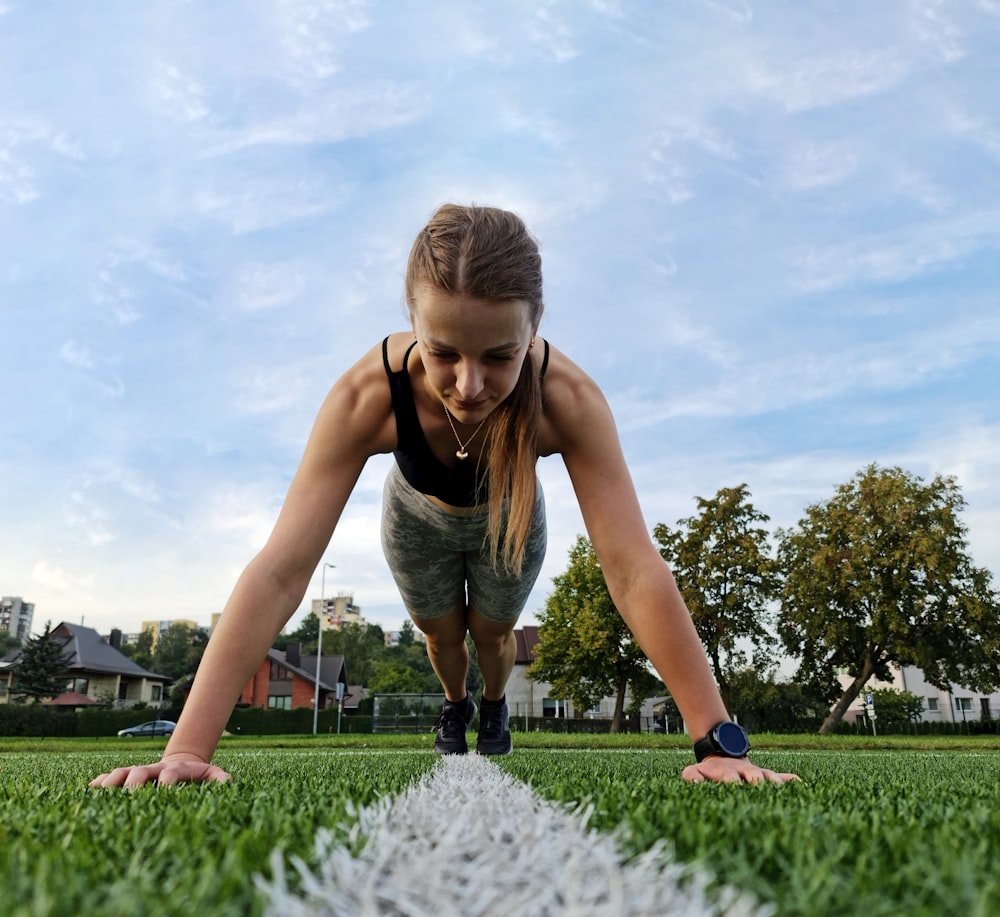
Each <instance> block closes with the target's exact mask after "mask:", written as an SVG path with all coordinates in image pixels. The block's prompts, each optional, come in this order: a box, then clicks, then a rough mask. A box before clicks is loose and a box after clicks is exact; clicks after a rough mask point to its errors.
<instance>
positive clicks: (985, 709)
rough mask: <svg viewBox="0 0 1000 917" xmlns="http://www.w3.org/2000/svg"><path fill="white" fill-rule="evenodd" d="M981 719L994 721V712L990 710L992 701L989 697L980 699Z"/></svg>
mask: <svg viewBox="0 0 1000 917" xmlns="http://www.w3.org/2000/svg"><path fill="white" fill-rule="evenodd" d="M979 718H980V719H982V720H992V719H993V712H992V711H991V710H990V699H989V698H988V697H981V698H979Z"/></svg>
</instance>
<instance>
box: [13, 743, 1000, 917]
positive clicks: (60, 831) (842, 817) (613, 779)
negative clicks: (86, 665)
mask: <svg viewBox="0 0 1000 917" xmlns="http://www.w3.org/2000/svg"><path fill="white" fill-rule="evenodd" d="M425 738H426V737H411V738H409V739H406V740H403V739H399V738H397V737H392V736H387V737H373V736H354V737H341V738H340V739H339V742H338V743H337V744H335V741H337V740H336V739H334V738H327V737H323V738H320V739H303V738H288V739H273V740H271V741H269V742H267V743H266V744H265V743H263V742H261V741H256V742H255V741H251V740H248V739H239V740H226V741H224V744H223V746H222V747H221V749H220V751H219V753H218V755H217V756H216V761H217V762H218V763H219V764H221V765H222V766H223V767H225V768H226V769H227V770H230V771H231V772H232V773H233V775H234V778H235V782H234V783H233V784H230V785H227V786H183V787H171V788H164V789H161V790H158V789H155V788H143V789H140V790H137V791H135V792H122V791H118V790H89V789H88V788H87V786H86V784H87V781H88V780H89V779H90V778H91V777H92V776H93V775H94V774H96V773H98V772H99V771H102V770H107V769H109V768H110V767H112V766H116V765H120V764H123V763H132V762H135V763H139V762H147V761H151V760H155V758H156V757H157V755H158V752H159V750H160V749H161V747H162V743H160V742H156V741H155V740H149V741H146V740H143V744H140V745H136V744H135V743H126V742H125V741H124V740H120V739H101V740H50V741H47V742H46V741H43V740H3V742H2V744H0V800H2V802H0V806H2V812H3V818H2V822H0V870H2V871H0V902H2V905H0V907H2V911H3V913H4V914H6V915H56V914H59V915H63V914H100V915H116V914H123V915H124V914H129V915H131V914H135V915H139V914H178V915H179V914H184V915H187V917H191V915H200V914H211V915H222V914H233V915H236V914H240V915H242V914H258V913H268V912H270V913H274V914H313V913H327V914H345V915H346V914H362V913H372V914H374V913H387V914H434V915H435V917H449V915H452V914H455V915H458V914H462V915H472V914H483V915H493V914H508V915H516V914H563V913H565V914H580V915H584V914H588V915H589V914H595V915H615V914H636V915H639V914H641V915H646V914H673V913H676V914H703V913H710V914H712V913H731V914H751V913H776V914H809V915H820V914H822V915H826V914H863V915H865V917H877V915H883V914H884V915H890V914H892V915H897V914H907V915H928V917H930V915H934V917H939V915H950V914H955V915H959V914H961V915H982V917H986V915H994V914H996V913H1000V870H998V869H997V864H998V863H1000V742H998V741H996V740H995V739H990V738H985V739H949V740H939V741H938V742H936V743H935V742H933V741H928V740H921V741H920V744H919V747H918V746H917V744H916V742H915V741H914V742H907V741H905V740H883V741H881V742H877V743H876V742H875V741H874V740H871V741H867V742H866V741H865V740H863V739H862V740H853V741H844V740H837V739H831V740H830V741H828V742H823V743H819V742H818V740H817V739H816V738H815V737H798V738H795V737H788V738H782V737H777V736H769V737H756V744H757V746H758V747H759V748H760V749H761V750H760V751H758V752H757V753H756V754H755V758H756V759H757V760H758V762H759V763H761V764H762V765H764V766H768V767H772V768H774V769H776V770H790V771H795V772H798V773H799V774H800V775H801V776H802V777H803V778H804V782H802V783H800V784H794V785H786V786H761V787H732V786H719V785H709V784H700V785H688V784H685V783H683V782H682V781H681V780H680V777H679V774H680V771H681V769H682V768H683V767H684V765H686V764H688V763H690V761H691V754H690V752H689V751H688V750H687V749H686V748H685V747H683V746H682V745H680V744H678V743H677V742H671V741H670V739H671V738H672V737H667V738H661V737H649V736H642V737H631V738H629V737H621V738H620V739H619V738H616V737H590V736H581V737H569V736H558V737H551V736H549V737H540V736H531V735H520V736H518V737H517V738H518V739H519V740H520V741H519V743H518V747H517V750H516V751H515V753H514V754H513V755H511V756H510V757H507V758H504V759H499V760H497V759H480V758H477V757H475V756H471V757H469V758H452V759H443V760H442V759H439V758H437V757H436V756H435V755H433V754H432V753H431V752H430V750H429V742H425V741H424V739H425ZM552 739H556V740H558V741H559V742H560V743H561V745H562V746H563V747H560V748H549V747H540V746H543V745H545V744H548V743H549V742H550V741H551V740H552ZM574 744H575V745H577V746H578V747H573V745H574ZM629 745H638V746H639V747H628V746H629ZM407 746H409V747H407ZM527 746H534V747H527ZM589 746H601V747H589Z"/></svg>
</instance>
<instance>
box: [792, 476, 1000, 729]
mask: <svg viewBox="0 0 1000 917" xmlns="http://www.w3.org/2000/svg"><path fill="white" fill-rule="evenodd" d="M964 506H965V501H964V499H963V497H962V495H961V491H960V489H959V486H958V484H957V483H956V481H955V479H954V478H952V477H941V476H937V477H935V478H934V480H932V481H931V482H929V483H925V482H924V480H923V479H922V478H919V477H916V476H914V475H912V474H910V473H908V472H906V471H904V470H902V469H900V468H881V467H879V466H878V465H869V466H868V467H867V468H865V469H863V470H861V471H859V472H858V473H857V475H855V477H854V478H853V479H852V480H851V481H850V482H848V483H847V484H844V485H841V486H840V487H839V488H838V489H837V492H836V494H835V495H834V497H833V498H831V499H830V500H828V501H827V502H826V503H818V504H815V505H812V506H809V507H807V509H806V516H805V518H804V519H802V520H801V521H800V522H799V524H798V526H797V527H796V528H793V529H791V530H787V531H782V532H779V540H780V547H779V551H778V557H779V562H780V564H781V566H782V569H783V572H784V577H785V579H784V587H783V591H782V595H781V610H780V613H779V633H780V635H781V639H782V640H783V642H784V644H785V647H786V648H787V650H788V651H789V652H790V653H791V654H792V655H793V656H797V657H800V658H801V663H800V666H799V674H798V678H799V680H800V681H803V682H804V683H807V684H813V685H815V686H816V687H817V688H819V689H820V690H821V691H823V693H824V695H825V696H826V698H827V700H828V701H830V702H834V701H836V702H835V703H834V705H833V708H832V710H831V711H830V714H829V716H827V718H826V720H825V721H824V722H823V725H822V726H821V727H820V732H830V731H831V730H832V729H833V728H834V727H835V726H836V725H837V723H839V722H840V720H841V719H842V718H843V716H844V713H845V712H846V711H847V710H848V709H849V708H850V706H851V704H852V703H853V702H854V700H855V698H856V697H857V696H858V694H859V693H860V691H861V689H862V688H863V687H864V685H865V684H866V683H867V682H868V681H869V679H871V678H872V677H873V676H874V677H876V678H879V679H887V678H888V677H889V675H890V671H889V669H890V666H893V665H897V666H904V665H913V666H916V667H918V668H920V669H921V670H922V671H923V672H924V676H925V677H926V679H927V681H928V682H930V683H931V684H933V685H934V686H936V687H938V688H940V689H942V690H946V689H947V688H948V686H949V685H950V684H961V685H965V686H967V687H969V688H972V689H973V690H980V691H983V692H988V691H991V690H993V689H995V688H996V687H997V686H998V685H1000V615H998V597H997V594H996V592H995V591H994V590H993V589H992V587H991V585H990V574H989V572H988V571H986V570H984V569H981V568H977V567H976V566H974V565H973V563H972V560H971V559H970V557H969V554H968V546H967V539H966V532H967V530H966V527H965V526H964V524H963V523H962V521H961V519H960V518H959V513H960V512H961V510H962V509H963V508H964ZM840 673H846V674H847V675H848V676H849V678H850V682H849V683H848V685H847V687H846V689H842V688H841V687H840V685H839V683H838V680H837V675H838V674H840Z"/></svg>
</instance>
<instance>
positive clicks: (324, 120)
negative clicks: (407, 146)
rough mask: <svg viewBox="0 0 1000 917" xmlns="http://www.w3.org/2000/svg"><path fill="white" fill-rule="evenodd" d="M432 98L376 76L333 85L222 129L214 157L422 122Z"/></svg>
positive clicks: (327, 140) (338, 138) (356, 135)
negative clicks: (286, 108) (290, 106)
mask: <svg viewBox="0 0 1000 917" xmlns="http://www.w3.org/2000/svg"><path fill="white" fill-rule="evenodd" d="M430 102H431V100H430V96H429V94H428V93H427V91H426V90H424V89H422V88H421V87H420V86H418V85H417V84H415V83H404V82H399V81H392V80H385V79H376V80H372V81H369V82H366V83H365V84H364V85H360V86H354V87H350V88H342V89H330V90H325V91H324V92H322V93H320V94H318V95H317V96H306V97H303V98H301V99H300V100H299V101H298V108H297V109H296V110H294V111H291V112H290V113H282V114H279V115H275V116H257V117H256V118H254V119H252V120H250V122H249V123H248V124H245V125H241V126H238V127H234V128H231V129H228V130H226V131H220V132H219V133H218V136H217V138H216V139H215V140H214V142H212V143H211V145H210V147H209V155H210V156H223V155H227V154H230V153H234V152H237V151H239V150H243V149H247V148H250V147H256V146H266V145H278V146H299V145H302V146H305V145H311V144H332V143H340V142H343V141H345V140H349V139H357V138H360V137H367V136H370V135H372V134H378V133H381V132H383V131H386V130H389V129H392V128H397V127H401V126H403V125H406V124H412V123H414V122H416V121H419V120H420V119H421V118H422V117H423V116H424V114H425V113H426V112H427V110H428V109H429V107H430Z"/></svg>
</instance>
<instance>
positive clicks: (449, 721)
mask: <svg viewBox="0 0 1000 917" xmlns="http://www.w3.org/2000/svg"><path fill="white" fill-rule="evenodd" d="M475 718H476V703H475V701H473V700H472V698H471V697H467V698H466V699H465V704H464V705H463V704H461V703H458V704H453V703H452V702H451V701H445V702H444V706H443V707H442V708H441V715H440V716H439V717H438V718H437V722H435V723H434V728H435V729H436V730H437V735H435V736H434V751H435V752H437V753H438V754H439V755H464V754H467V753H468V751H469V744H468V742H466V741H465V732H466V730H467V729H468V728H469V724H470V723H471V722H472V721H473V720H474V719H475Z"/></svg>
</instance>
